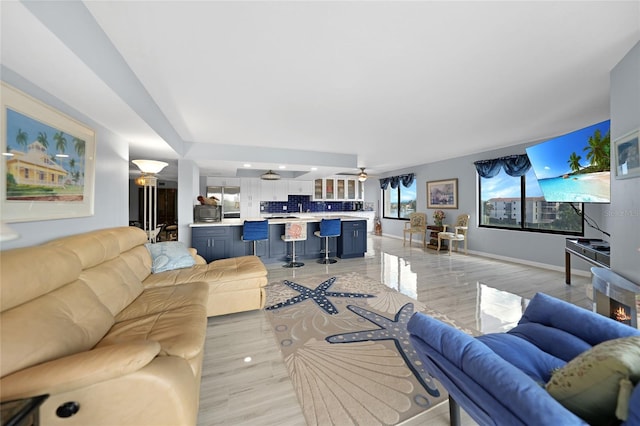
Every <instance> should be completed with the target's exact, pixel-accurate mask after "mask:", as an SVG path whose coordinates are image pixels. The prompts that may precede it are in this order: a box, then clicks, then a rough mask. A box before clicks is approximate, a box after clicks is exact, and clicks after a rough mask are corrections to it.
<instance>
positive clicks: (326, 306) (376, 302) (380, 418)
mask: <svg viewBox="0 0 640 426" xmlns="http://www.w3.org/2000/svg"><path fill="white" fill-rule="evenodd" d="M266 291H267V301H266V306H265V312H266V315H267V317H268V319H269V321H270V322H271V325H272V327H273V330H274V334H275V336H276V340H277V342H278V344H279V345H280V348H281V351H282V356H283V357H284V361H285V364H286V367H287V370H288V372H289V376H290V377H291V380H292V382H293V386H294V388H295V390H296V393H297V395H298V400H299V401H300V405H301V406H302V411H303V413H304V416H305V418H306V421H307V423H308V424H309V425H349V424H359V425H376V424H380V425H394V424H398V423H401V422H403V421H405V420H407V419H410V418H412V417H414V416H416V415H419V414H420V413H422V412H424V411H425V410H428V409H430V408H432V407H434V406H436V405H438V404H439V403H441V402H443V401H444V400H446V398H447V396H448V395H447V393H446V391H445V390H444V388H443V387H442V386H441V385H440V383H438V382H437V381H436V380H435V379H433V378H432V377H431V376H430V375H429V373H427V372H426V371H425V370H424V368H423V366H422V363H421V362H420V360H419V359H418V356H417V354H416V352H415V351H414V350H413V347H412V346H411V344H410V343H409V337H408V336H409V334H408V332H407V327H406V325H407V322H408V321H409V319H410V318H411V316H412V315H413V313H414V312H418V311H419V312H424V313H426V314H428V315H431V316H433V317H435V318H438V319H440V320H441V321H444V322H447V323H449V324H451V325H453V326H456V327H458V326H457V325H456V324H455V322H454V321H453V320H451V319H450V318H448V317H447V316H446V315H444V314H441V313H438V312H436V311H433V310H432V309H429V308H427V307H426V306H425V305H424V304H422V303H420V302H418V301H416V300H415V299H412V298H410V297H409V296H406V295H404V294H402V293H399V292H397V291H396V290H394V289H392V288H390V287H387V286H385V285H384V284H382V283H380V282H379V281H376V280H374V279H372V278H369V277H366V276H363V275H360V274H357V273H347V274H339V275H335V276H331V275H329V276H326V275H325V276H321V277H304V278H299V279H294V280H293V281H289V280H285V281H281V282H274V283H270V284H269V285H268V286H267V287H266ZM458 328H460V327H458ZM463 330H464V331H465V332H467V333H469V334H475V333H474V331H473V330H465V329H463Z"/></svg>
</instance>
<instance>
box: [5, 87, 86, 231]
mask: <svg viewBox="0 0 640 426" xmlns="http://www.w3.org/2000/svg"><path fill="white" fill-rule="evenodd" d="M0 90H1V91H2V93H1V94H2V126H1V127H0V128H1V129H3V131H2V161H1V162H0V166H1V168H2V170H1V171H2V181H1V183H0V197H1V206H2V213H1V219H2V221H3V222H26V221H37V220H51V219H63V218H72V217H83V216H91V215H93V196H94V180H95V132H94V131H93V130H92V129H90V128H89V127H87V126H85V125H84V124H82V123H79V122H78V121H76V120H74V119H72V118H71V117H69V116H67V115H65V114H62V113H61V112H59V111H57V110H55V109H53V108H51V107H49V106H48V105H45V104H44V103H42V102H40V101H38V100H36V99H34V98H32V97H30V96H28V95H26V94H25V93H23V92H21V91H19V90H17V89H15V88H13V87H11V86H9V85H7V84H5V83H2V86H1V87H0Z"/></svg>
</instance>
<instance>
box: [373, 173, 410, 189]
mask: <svg viewBox="0 0 640 426" xmlns="http://www.w3.org/2000/svg"><path fill="white" fill-rule="evenodd" d="M414 178H415V175H414V174H413V173H409V174H406V175H400V176H391V177H386V178H382V179H380V189H387V188H388V187H389V185H391V188H392V189H396V188H397V187H398V185H399V184H400V183H402V186H404V187H407V188H408V187H409V186H411V184H412V183H413V180H414Z"/></svg>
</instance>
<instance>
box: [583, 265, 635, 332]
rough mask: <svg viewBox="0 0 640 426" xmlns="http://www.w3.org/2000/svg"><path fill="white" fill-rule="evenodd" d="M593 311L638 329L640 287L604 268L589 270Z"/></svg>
mask: <svg viewBox="0 0 640 426" xmlns="http://www.w3.org/2000/svg"><path fill="white" fill-rule="evenodd" d="M591 272H592V273H593V278H592V281H591V282H592V284H593V301H594V303H595V311H596V312H597V313H599V314H600V315H604V316H607V317H609V318H612V319H614V320H616V321H619V322H622V323H624V324H627V325H630V326H631V327H635V328H638V304H637V302H636V297H638V295H640V286H639V285H637V284H634V283H632V282H631V281H629V280H627V279H625V278H623V277H621V276H620V275H618V274H616V273H615V272H612V271H611V270H609V269H606V268H597V267H593V268H591Z"/></svg>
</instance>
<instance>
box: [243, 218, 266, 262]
mask: <svg viewBox="0 0 640 426" xmlns="http://www.w3.org/2000/svg"><path fill="white" fill-rule="evenodd" d="M268 240H269V221H268V220H245V221H244V224H243V225H242V241H253V255H254V256H255V255H256V243H257V242H258V241H268Z"/></svg>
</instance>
